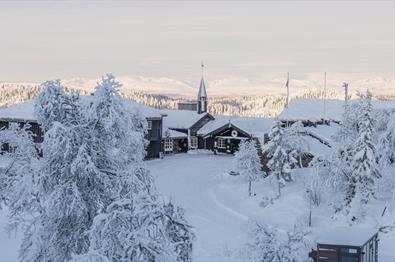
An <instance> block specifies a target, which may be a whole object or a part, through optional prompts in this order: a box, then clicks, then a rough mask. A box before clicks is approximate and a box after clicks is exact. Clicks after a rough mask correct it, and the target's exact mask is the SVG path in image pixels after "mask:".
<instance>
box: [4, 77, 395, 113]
mask: <svg viewBox="0 0 395 262" xmlns="http://www.w3.org/2000/svg"><path fill="white" fill-rule="evenodd" d="M40 91H41V87H40V85H33V84H13V83H11V84H9V83H7V84H5V83H3V84H0V107H4V106H9V105H12V104H16V103H20V102H23V101H26V100H30V99H33V98H35V97H36V96H37V95H38V94H39V92H40ZM66 91H67V92H74V91H78V92H80V94H82V95H88V94H90V93H91V92H92V91H93V90H89V89H86V88H81V89H75V88H66ZM121 94H122V95H123V96H124V97H125V98H128V99H131V100H134V101H136V102H138V103H141V104H144V105H147V106H151V107H155V108H169V109H175V108H177V103H178V102H180V101H183V98H173V97H169V96H164V95H159V94H149V93H145V92H142V91H136V90H132V89H126V88H125V89H121ZM323 95H324V94H323V92H321V91H317V90H304V91H300V92H297V93H294V94H292V95H291V97H290V100H291V101H292V100H293V99H297V98H310V99H313V98H315V99H317V98H323ZM351 96H352V97H353V98H354V97H355V94H352V95H351ZM327 98H328V99H344V94H342V93H341V92H338V91H329V92H328V93H327ZM394 98H395V97H394V96H391V95H388V96H383V95H381V96H378V97H376V99H380V100H387V99H394ZM285 103H286V98H285V96H284V95H267V96H215V97H210V96H209V104H208V111H209V112H210V113H212V114H214V115H234V116H251V117H274V116H276V115H277V114H278V113H280V112H281V111H282V110H283V109H284V106H285Z"/></svg>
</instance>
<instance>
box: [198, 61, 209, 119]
mask: <svg viewBox="0 0 395 262" xmlns="http://www.w3.org/2000/svg"><path fill="white" fill-rule="evenodd" d="M203 69H204V64H203V62H202V79H201V80H200V87H199V93H198V99H197V111H198V114H202V113H206V112H207V92H206V85H205V83H204V77H203Z"/></svg>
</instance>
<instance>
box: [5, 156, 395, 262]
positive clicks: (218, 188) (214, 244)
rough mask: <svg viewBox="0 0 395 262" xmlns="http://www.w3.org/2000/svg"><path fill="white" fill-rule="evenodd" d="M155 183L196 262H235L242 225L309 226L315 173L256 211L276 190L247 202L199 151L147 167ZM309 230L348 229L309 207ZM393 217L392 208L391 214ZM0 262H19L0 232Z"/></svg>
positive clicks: (383, 253)
mask: <svg viewBox="0 0 395 262" xmlns="http://www.w3.org/2000/svg"><path fill="white" fill-rule="evenodd" d="M146 164H147V167H148V168H150V169H151V172H152V174H153V176H154V177H155V178H156V184H157V187H158V189H159V191H160V192H162V193H163V194H165V195H167V196H169V197H170V198H171V200H172V201H173V202H175V203H177V204H179V205H181V206H182V207H184V208H185V209H186V217H187V219H188V221H189V222H190V224H191V225H192V226H194V230H195V233H196V236H197V239H196V242H195V246H194V261H195V262H238V261H240V262H241V261H243V259H242V258H240V256H239V250H240V248H241V247H242V246H243V244H244V243H245V241H246V237H247V236H246V222H247V221H248V219H249V218H254V219H257V220H259V221H261V222H263V223H266V224H269V225H272V226H275V227H276V228H279V229H280V230H288V229H290V228H292V227H293V225H294V224H295V223H307V214H308V210H309V204H308V202H307V201H306V197H305V186H306V185H307V184H308V181H309V177H310V176H311V175H312V173H311V172H314V170H310V169H300V170H296V172H295V173H294V178H295V182H294V183H292V184H289V185H287V187H286V188H284V191H283V196H282V197H281V198H280V199H279V200H275V201H274V203H273V204H270V205H268V206H267V207H265V208H264V207H262V206H260V202H261V200H262V197H264V196H269V197H270V196H274V195H275V194H276V190H277V189H276V186H275V184H272V183H271V181H270V179H266V180H265V181H261V182H259V183H255V184H253V192H255V193H256V196H254V197H251V198H249V197H248V193H247V184H246V183H245V182H244V181H243V180H242V179H241V177H238V176H230V175H228V172H229V171H230V170H232V167H233V157H232V156H228V155H217V156H215V155H213V154H212V153H210V152H205V151H199V152H195V153H189V154H178V155H170V156H165V158H164V159H162V160H159V159H158V160H153V161H147V162H146ZM382 208H383V203H382V202H378V201H377V202H375V203H373V206H372V207H370V209H369V213H370V214H374V215H373V216H370V217H369V218H368V219H367V220H366V222H364V223H363V224H362V225H360V226H361V227H362V228H366V229H374V227H375V226H376V223H377V221H378V215H376V214H380V213H381V210H382ZM312 212H313V217H312V218H313V219H312V222H313V228H312V231H313V233H314V232H317V230H318V229H319V230H321V229H326V230H330V229H331V227H342V226H347V225H345V224H342V222H341V221H334V220H332V219H330V217H331V214H330V212H329V210H328V208H326V207H324V206H321V207H319V208H315V207H313V210H312ZM389 212H390V213H389V214H390V217H392V218H393V217H395V206H393V207H391V208H390V209H389ZM6 214H7V211H6V210H1V211H0V227H1V228H4V226H5V225H6V221H7V219H6ZM0 241H1V243H2V245H0V254H1V255H0V262H10V261H17V249H18V246H19V244H20V237H16V238H15V237H12V238H11V239H8V237H7V234H6V233H5V232H4V231H0ZM379 245H380V247H379V258H380V260H379V261H380V262H394V261H395V251H394V246H395V232H393V233H391V234H383V235H380V242H379Z"/></svg>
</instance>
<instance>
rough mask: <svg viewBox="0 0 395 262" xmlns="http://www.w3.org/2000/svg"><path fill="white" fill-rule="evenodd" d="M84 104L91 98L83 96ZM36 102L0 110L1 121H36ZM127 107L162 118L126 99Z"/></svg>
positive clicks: (157, 112) (23, 103) (159, 114)
mask: <svg viewBox="0 0 395 262" xmlns="http://www.w3.org/2000/svg"><path fill="white" fill-rule="evenodd" d="M81 98H82V100H83V101H84V102H88V101H89V100H90V98H91V97H90V96H81ZM34 102H35V100H29V101H26V102H22V103H19V104H15V105H11V106H9V107H4V108H0V119H1V118H3V119H16V120H33V121H34V120H36V117H35V115H34ZM125 106H126V108H127V109H128V110H136V109H137V110H139V111H140V112H141V113H142V114H143V116H144V117H147V118H149V117H161V111H160V110H159V109H155V108H152V107H148V106H145V105H142V104H139V103H136V102H134V101H131V100H126V99H125Z"/></svg>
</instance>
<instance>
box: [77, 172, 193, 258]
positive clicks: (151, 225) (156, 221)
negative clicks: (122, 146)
mask: <svg viewBox="0 0 395 262" xmlns="http://www.w3.org/2000/svg"><path fill="white" fill-rule="evenodd" d="M123 181H124V183H123V187H122V189H121V192H120V195H119V199H117V200H115V201H113V202H112V203H111V204H110V205H109V206H108V207H107V208H106V210H105V212H103V213H101V214H99V215H98V216H96V217H95V219H94V222H93V225H92V228H91V230H90V242H91V245H90V250H89V251H88V252H87V253H86V254H84V255H80V256H78V257H76V258H75V259H74V260H72V261H73V262H75V261H85V260H84V259H86V261H89V259H88V258H90V257H91V256H96V255H102V256H104V257H106V258H108V260H109V261H119V262H128V261H137V262H143V261H153V262H154V261H163V262H166V261H179V262H190V261H192V240H193V238H194V235H193V233H192V231H191V227H190V226H189V225H188V224H187V222H186V220H185V219H184V213H183V210H182V209H180V208H176V207H174V206H173V205H172V204H171V203H168V204H166V203H164V202H163V201H161V200H160V196H159V195H158V194H157V192H156V189H155V188H154V186H153V183H152V177H151V176H150V175H149V174H148V172H147V170H146V169H145V168H143V167H137V166H136V167H135V168H134V172H132V173H128V172H127V173H125V174H124V179H123Z"/></svg>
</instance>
